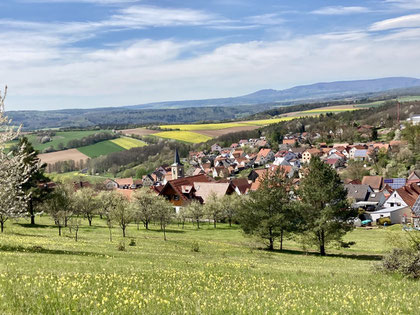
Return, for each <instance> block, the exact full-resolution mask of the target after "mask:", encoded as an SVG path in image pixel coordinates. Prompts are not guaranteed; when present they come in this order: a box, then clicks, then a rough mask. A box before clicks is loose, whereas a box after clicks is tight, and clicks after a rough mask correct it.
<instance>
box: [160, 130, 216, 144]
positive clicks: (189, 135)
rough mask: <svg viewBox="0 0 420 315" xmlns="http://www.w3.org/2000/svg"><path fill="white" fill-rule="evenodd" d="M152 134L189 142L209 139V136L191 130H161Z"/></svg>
mask: <svg viewBox="0 0 420 315" xmlns="http://www.w3.org/2000/svg"><path fill="white" fill-rule="evenodd" d="M153 136H156V137H161V138H167V139H173V140H178V141H184V142H190V143H201V142H206V141H208V140H210V139H211V137H209V136H205V135H202V134H199V133H196V132H191V131H162V132H158V133H155V134H153Z"/></svg>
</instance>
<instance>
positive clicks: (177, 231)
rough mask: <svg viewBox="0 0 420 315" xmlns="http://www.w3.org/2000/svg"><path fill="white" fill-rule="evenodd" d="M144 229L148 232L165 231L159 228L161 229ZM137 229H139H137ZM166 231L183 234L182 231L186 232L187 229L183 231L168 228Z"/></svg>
mask: <svg viewBox="0 0 420 315" xmlns="http://www.w3.org/2000/svg"><path fill="white" fill-rule="evenodd" d="M142 230H143V231H146V232H157V233H163V230H159V229H149V230H146V229H142ZM136 231H137V230H136ZM166 233H169V234H182V233H185V231H183V230H172V229H166Z"/></svg>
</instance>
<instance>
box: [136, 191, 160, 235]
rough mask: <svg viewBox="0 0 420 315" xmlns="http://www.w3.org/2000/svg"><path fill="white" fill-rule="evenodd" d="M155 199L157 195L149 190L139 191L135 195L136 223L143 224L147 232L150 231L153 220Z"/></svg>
mask: <svg viewBox="0 0 420 315" xmlns="http://www.w3.org/2000/svg"><path fill="white" fill-rule="evenodd" d="M155 199H156V195H155V194H153V192H152V191H151V190H150V189H149V188H142V189H139V190H137V191H136V192H135V193H134V194H133V203H134V209H135V221H137V222H140V221H141V222H143V224H144V227H145V228H146V230H148V229H149V223H150V222H151V221H152V219H153V215H154V207H153V202H154V201H155Z"/></svg>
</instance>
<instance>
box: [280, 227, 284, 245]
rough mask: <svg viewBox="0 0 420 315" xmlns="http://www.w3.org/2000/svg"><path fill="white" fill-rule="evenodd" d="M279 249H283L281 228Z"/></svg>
mask: <svg viewBox="0 0 420 315" xmlns="http://www.w3.org/2000/svg"><path fill="white" fill-rule="evenodd" d="M280 250H283V229H282V230H281V232H280Z"/></svg>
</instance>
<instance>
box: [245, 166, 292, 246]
mask: <svg viewBox="0 0 420 315" xmlns="http://www.w3.org/2000/svg"><path fill="white" fill-rule="evenodd" d="M290 188H291V180H290V179H289V178H287V176H286V174H285V173H284V171H283V170H282V169H281V168H277V169H276V170H275V171H267V172H266V173H265V174H264V175H263V176H262V179H261V186H260V187H259V189H258V190H257V191H255V192H251V193H250V195H249V198H248V199H247V200H246V201H245V202H244V203H243V206H242V207H241V208H240V211H239V221H240V224H241V227H242V229H243V230H244V232H245V234H250V235H256V236H259V237H260V238H262V239H264V240H267V241H268V249H269V250H273V249H274V241H275V240H276V239H280V248H281V249H282V245H283V236H284V233H285V232H287V231H292V230H293V229H294V222H295V221H296V218H295V217H294V212H293V207H292V200H291V197H292V195H291V193H290Z"/></svg>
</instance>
